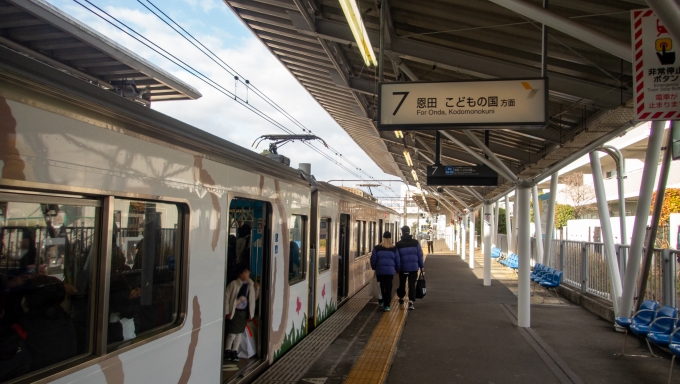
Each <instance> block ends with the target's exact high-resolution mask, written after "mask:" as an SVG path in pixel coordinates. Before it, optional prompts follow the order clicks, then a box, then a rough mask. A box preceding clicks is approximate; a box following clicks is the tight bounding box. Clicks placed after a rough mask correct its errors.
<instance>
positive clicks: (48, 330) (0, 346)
mask: <svg viewBox="0 0 680 384" xmlns="http://www.w3.org/2000/svg"><path fill="white" fill-rule="evenodd" d="M98 206H99V202H98V201H95V200H84V199H82V200H81V199H70V198H51V197H47V196H45V197H43V196H40V195H26V196H24V195H19V194H11V193H0V292H2V294H1V295H0V320H1V321H0V334H1V336H0V350H2V357H1V358H0V360H2V364H1V365H0V366H1V367H2V369H0V381H5V380H11V379H13V378H16V377H19V376H22V375H24V374H28V373H31V372H34V371H37V370H42V369H43V368H47V367H50V366H53V367H54V368H56V367H57V365H58V364H59V363H62V362H66V361H69V360H72V359H73V358H74V357H76V356H81V355H82V356H85V355H89V354H91V353H92V349H91V345H92V343H93V339H94V331H93V329H92V328H91V326H90V324H91V323H92V322H91V314H92V313H93V308H94V300H93V297H94V292H93V289H94V287H95V284H92V281H93V279H94V276H95V271H96V265H97V262H96V260H94V259H95V258H96V255H97V252H96V249H97V242H96V239H97V232H98V231H99V224H98V223H99V214H100V212H99V208H98Z"/></svg>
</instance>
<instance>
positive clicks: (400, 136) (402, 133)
mask: <svg viewBox="0 0 680 384" xmlns="http://www.w3.org/2000/svg"><path fill="white" fill-rule="evenodd" d="M394 136H396V137H397V139H403V138H404V132H402V131H394Z"/></svg>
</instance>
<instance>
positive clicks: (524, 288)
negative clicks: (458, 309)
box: [515, 186, 531, 328]
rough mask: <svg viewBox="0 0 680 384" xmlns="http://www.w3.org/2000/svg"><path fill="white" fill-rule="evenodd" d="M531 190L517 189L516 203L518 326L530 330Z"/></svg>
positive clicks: (526, 188) (522, 187)
mask: <svg viewBox="0 0 680 384" xmlns="http://www.w3.org/2000/svg"><path fill="white" fill-rule="evenodd" d="M529 194H530V188H528V187H524V186H520V187H519V188H517V194H516V195H515V197H516V202H517V206H518V209H517V211H518V212H517V213H518V214H519V217H518V220H517V221H518V222H519V225H518V226H517V230H518V235H519V236H518V241H517V242H518V245H519V247H518V250H517V255H518V256H519V260H518V261H519V263H518V264H519V268H518V271H517V272H518V274H519V277H518V281H517V326H519V327H524V328H528V327H530V326H531V281H530V280H529V277H530V275H531V266H530V263H531V227H530V221H531V217H530V212H529V200H530V196H529Z"/></svg>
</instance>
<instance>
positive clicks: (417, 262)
mask: <svg viewBox="0 0 680 384" xmlns="http://www.w3.org/2000/svg"><path fill="white" fill-rule="evenodd" d="M397 250H398V251H399V255H400V256H401V260H400V261H401V269H400V270H399V288H397V296H399V304H404V296H405V295H406V280H407V279H408V309H409V310H413V309H414V308H415V307H414V306H413V302H414V301H416V279H418V269H420V270H423V269H424V268H425V263H424V262H423V249H422V248H421V247H420V243H419V242H418V240H416V239H414V238H413V236H411V228H409V227H407V226H403V227H401V240H399V241H397Z"/></svg>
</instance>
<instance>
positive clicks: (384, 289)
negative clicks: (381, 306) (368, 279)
mask: <svg viewBox="0 0 680 384" xmlns="http://www.w3.org/2000/svg"><path fill="white" fill-rule="evenodd" d="M393 279H394V275H378V283H380V296H381V297H382V300H381V301H382V302H383V303H385V305H390V302H391V301H392V280H393Z"/></svg>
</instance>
